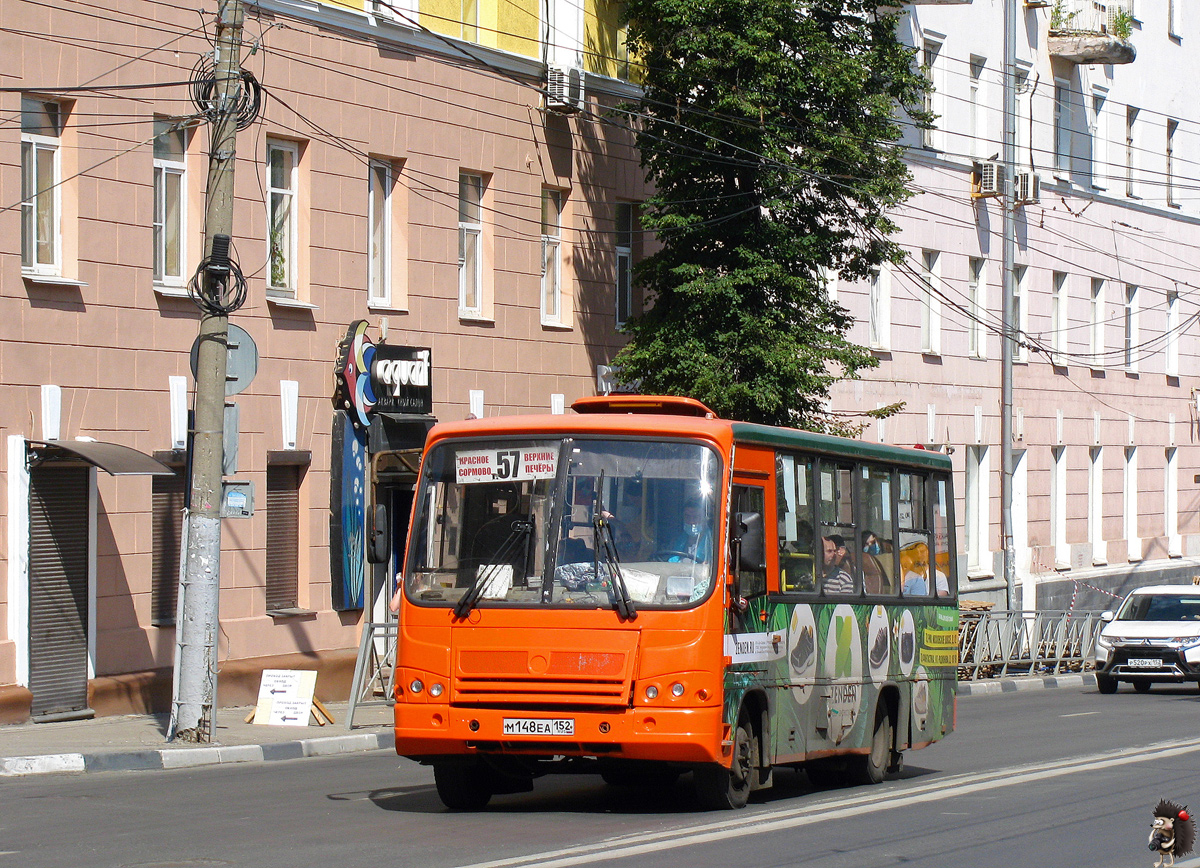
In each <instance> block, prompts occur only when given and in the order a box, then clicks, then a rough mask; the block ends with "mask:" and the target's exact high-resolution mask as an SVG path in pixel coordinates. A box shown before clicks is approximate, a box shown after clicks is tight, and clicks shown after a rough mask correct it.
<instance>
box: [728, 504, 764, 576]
mask: <svg viewBox="0 0 1200 868" xmlns="http://www.w3.org/2000/svg"><path fill="white" fill-rule="evenodd" d="M734 521H735V522H737V532H738V540H739V543H740V544H739V545H738V547H737V549H738V569H739V570H747V571H749V572H756V573H758V572H762V571H763V570H765V569H766V568H767V549H766V543H765V540H764V536H763V517H762V513H761V512H739V513H737V514H736V515H735V516H734Z"/></svg>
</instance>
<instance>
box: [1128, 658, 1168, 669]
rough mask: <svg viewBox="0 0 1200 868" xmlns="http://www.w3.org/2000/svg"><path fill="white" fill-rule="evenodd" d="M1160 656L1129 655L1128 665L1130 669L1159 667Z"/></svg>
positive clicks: (1160, 665) (1160, 662)
mask: <svg viewBox="0 0 1200 868" xmlns="http://www.w3.org/2000/svg"><path fill="white" fill-rule="evenodd" d="M1162 665H1163V662H1162V658H1161V657H1130V658H1129V666H1130V668H1132V669H1161V668H1162Z"/></svg>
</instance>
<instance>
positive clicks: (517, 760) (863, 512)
mask: <svg viewBox="0 0 1200 868" xmlns="http://www.w3.org/2000/svg"><path fill="white" fill-rule="evenodd" d="M572 409H573V410H574V411H575V413H574V414H573V415H554V416H512V417H501V418H492V419H485V420H472V421H467V422H461V423H453V424H443V425H438V426H436V427H435V428H433V430H432V431H431V432H430V435H429V438H428V441H427V444H426V448H425V453H424V455H423V458H422V464H421V471H420V481H419V485H418V490H417V495H416V501H415V505H414V509H413V518H412V523H411V529H410V531H409V542H408V546H407V550H406V554H405V563H404V567H403V572H402V575H401V577H400V578H401V581H402V582H403V594H402V595H401V597H402V599H401V609H400V614H399V641H398V647H397V657H396V690H395V699H396V705H395V733H396V751H397V753H399V754H400V755H402V756H406V757H410V758H412V759H414V760H417V761H419V762H421V763H425V764H429V765H431V766H432V767H433V772H434V779H435V782H436V784H437V791H438V794H439V796H440V797H441V799H442V801H443V802H444V803H445V804H446V805H447V806H449V807H451V808H456V809H462V810H474V809H479V808H482V807H483V806H485V805H486V804H487V803H488V801H489V800H490V799H491V797H492V796H493V795H496V794H501V793H514V792H523V791H528V790H530V789H532V787H533V781H534V779H536V778H537V777H539V776H541V775H544V774H548V773H555V772H566V773H576V772H592V773H597V774H599V775H601V776H602V778H603V779H604V780H605V781H606V782H608V783H610V784H613V785H639V786H645V785H654V784H659V785H661V784H668V783H672V782H674V781H675V780H676V779H678V777H679V776H680V775H681V774H684V773H688V772H690V773H691V774H692V775H693V780H694V782H695V787H696V792H697V795H698V796H699V799H700V801H701V803H702V804H704V805H705V806H707V807H710V808H717V809H722V808H724V809H728V808H739V807H742V806H743V805H745V804H746V801H747V799H748V798H749V796H750V793H751V792H752V791H754V790H756V789H761V788H765V787H769V786H771V783H772V769H773V768H775V767H780V766H789V767H803V768H804V769H806V770H807V772H808V774H809V776H810V778H811V779H812V780H813V781H814V782H815V783H817V784H818V785H826V784H829V783H832V782H835V781H836V782H840V781H844V780H854V781H862V782H877V781H880V780H882V779H883V778H884V776H885V775H886V774H888V773H889V771H895V770H896V769H897V768H898V767H899V765H900V763H901V759H902V752H903V751H904V750H907V749H915V748H920V747H924V746H925V745H928V744H930V743H932V742H934V741H937V740H938V739H940V738H942V737H943V736H944V735H946V734H947V733H948V732H950V730H951V729H952V727H953V721H954V701H955V699H954V692H955V676H956V665H957V662H958V658H957V653H958V651H957V648H958V646H957V623H958V609H957V600H956V594H957V584H958V583H957V572H956V571H957V562H958V559H957V557H956V556H955V547H954V520H953V512H952V510H953V502H954V498H953V492H952V488H951V468H950V461H949V458H948V457H947V456H945V455H942V454H940V453H937V452H933V451H925V450H920V449H904V448H896V447H890V446H883V445H877V444H871V443H865V442H860V441H855V440H845V439H841V438H836V437H829V436H823V435H817V434H810V433H805V432H802V431H797V430H792V429H786V428H773V427H768V426H763V425H754V424H749V423H741V422H731V421H727V420H722V419H717V418H715V416H714V414H713V413H712V412H710V411H709V410H708V409H707V408H706V407H705V406H704V405H702V404H700V403H699V402H697V401H694V400H691V399H687V398H672V397H653V396H624V395H622V396H609V397H598V398H584V399H581V400H579V401H577V402H575V404H574V405H573V406H572Z"/></svg>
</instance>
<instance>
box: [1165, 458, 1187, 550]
mask: <svg viewBox="0 0 1200 868" xmlns="http://www.w3.org/2000/svg"><path fill="white" fill-rule="evenodd" d="M1164 458H1165V466H1164V468H1163V473H1164V478H1163V518H1164V525H1165V526H1164V532H1165V534H1166V537H1167V554H1168V555H1169V556H1172V557H1178V556H1179V555H1182V554H1183V541H1182V540H1181V539H1180V536H1179V450H1178V449H1176V448H1175V447H1174V446H1170V447H1168V448H1167V450H1166V454H1165V456H1164Z"/></svg>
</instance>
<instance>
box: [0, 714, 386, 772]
mask: <svg viewBox="0 0 1200 868" xmlns="http://www.w3.org/2000/svg"><path fill="white" fill-rule="evenodd" d="M326 705H327V707H328V708H329V711H330V713H331V714H332V715H333V717H334V720H335V723H333V724H326V725H325V726H317V725H316V723H313V724H312V725H311V726H265V725H259V724H253V723H246V722H245V718H246V716H247V715H248V714H249V713H250V711H251V710H252V709H251V708H250V707H246V708H223V709H221V710H220V711H219V712H217V726H216V737H215V741H216V743H215V744H191V743H185V742H167V740H166V731H167V722H168V715H166V714H153V715H127V716H122V717H99V718H95V719H92V720H71V721H62V722H58V723H26V724H20V725H18V726H0V778H3V777H11V776H15V775H34V774H46V773H50V772H98V771H149V770H157V769H178V768H188V767H193V766H206V765H216V764H218V763H235V762H270V761H273V760H288V759H300V758H302V757H316V756H329V755H331V754H339V753H357V752H360V751H369V750H394V749H395V742H394V741H393V735H392V728H391V727H392V709H391V706H389V705H384V704H378V705H361V704H360V705H359V706H358V708H357V709H356V710H355V713H354V729H353V730H350V731H347V730H346V726H345V719H346V703H344V702H343V703H334V702H331V703H326ZM310 720H312V718H310Z"/></svg>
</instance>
